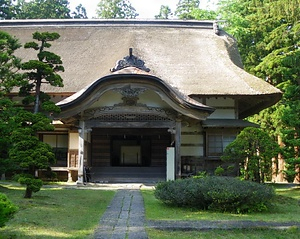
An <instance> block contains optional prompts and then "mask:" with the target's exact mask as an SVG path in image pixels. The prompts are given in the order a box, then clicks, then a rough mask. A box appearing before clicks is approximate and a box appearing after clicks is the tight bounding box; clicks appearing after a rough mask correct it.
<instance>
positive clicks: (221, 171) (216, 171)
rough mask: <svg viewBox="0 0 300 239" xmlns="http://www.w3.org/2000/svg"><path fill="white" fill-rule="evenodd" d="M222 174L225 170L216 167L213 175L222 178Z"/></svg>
mask: <svg viewBox="0 0 300 239" xmlns="http://www.w3.org/2000/svg"><path fill="white" fill-rule="evenodd" d="M224 173H225V169H224V168H222V167H221V166H218V167H217V168H216V169H215V172H214V174H215V175H216V176H222V175H223V174H224Z"/></svg>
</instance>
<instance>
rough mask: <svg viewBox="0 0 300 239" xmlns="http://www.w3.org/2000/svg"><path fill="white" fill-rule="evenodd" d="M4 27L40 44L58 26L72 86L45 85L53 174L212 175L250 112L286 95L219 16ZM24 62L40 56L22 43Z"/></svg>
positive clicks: (110, 177) (123, 177)
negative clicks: (255, 68) (255, 69)
mask: <svg viewBox="0 0 300 239" xmlns="http://www.w3.org/2000/svg"><path fill="white" fill-rule="evenodd" d="M0 27H1V30H3V31H7V32H9V33H10V34H11V35H13V36H16V37H17V38H19V39H20V42H21V43H23V44H24V43H25V42H29V41H32V33H34V32H36V31H39V32H46V31H47V32H57V33H59V34H60V36H61V37H60V39H59V40H57V41H55V42H53V43H52V47H51V48H50V51H51V52H54V53H56V54H58V55H60V56H61V57H62V60H63V65H64V68H65V72H64V73H62V74H61V76H62V78H63V80H64V87H62V88H54V87H50V86H48V85H44V86H43V90H44V91H45V92H47V93H48V94H49V95H51V96H52V99H53V100H54V101H55V102H56V103H57V105H58V106H59V107H60V108H61V113H60V114H59V115H57V116H55V119H54V124H55V127H56V129H55V131H53V132H40V137H41V139H42V140H43V141H44V142H47V143H49V144H50V145H51V146H52V147H53V149H54V150H55V152H56V156H57V163H56V165H53V170H54V171H57V172H61V174H65V175H66V176H67V175H68V179H69V180H74V181H76V180H77V182H78V183H82V182H83V180H84V167H85V166H87V167H91V173H92V180H93V181H109V182H113V181H122V182H129V181H131V182H133V181H143V180H145V181H158V180H166V179H173V178H179V177H182V176H186V175H188V174H189V173H195V172H197V171H207V172H213V171H214V169H215V168H216V167H217V166H219V165H220V163H221V161H220V156H221V155H222V152H223V150H224V148H225V147H226V146H227V145H228V144H229V143H230V142H232V141H233V140H234V139H235V137H236V135H237V134H238V133H239V132H240V131H241V130H242V129H243V128H245V127H247V126H253V125H254V124H252V123H250V122H247V121H245V120H244V118H246V117H247V116H250V115H252V114H255V113H258V112H259V111H260V110H262V109H264V108H267V107H269V106H271V105H273V104H275V103H276V102H277V101H278V100H279V99H280V98H281V92H280V91H279V90H278V89H276V88H275V87H273V86H271V85H270V84H268V83H267V82H265V81H264V80H262V79H259V78H257V77H255V76H253V75H250V74H248V73H247V72H246V71H244V70H243V66H242V62H241V58H240V55H239V53H238V49H237V45H236V42H235V40H234V39H233V38H232V37H231V36H230V35H228V34H227V33H226V32H224V31H222V30H220V29H219V28H218V25H217V23H216V22H213V21H168V20H165V21H162V20H152V21H142V20H98V19H97V20H24V21H19V20H12V21H1V22H0ZM16 54H17V55H18V56H20V57H21V58H23V59H24V60H29V59H33V58H35V57H36V55H35V54H36V53H35V52H34V51H32V50H28V49H20V50H18V52H17V53H16Z"/></svg>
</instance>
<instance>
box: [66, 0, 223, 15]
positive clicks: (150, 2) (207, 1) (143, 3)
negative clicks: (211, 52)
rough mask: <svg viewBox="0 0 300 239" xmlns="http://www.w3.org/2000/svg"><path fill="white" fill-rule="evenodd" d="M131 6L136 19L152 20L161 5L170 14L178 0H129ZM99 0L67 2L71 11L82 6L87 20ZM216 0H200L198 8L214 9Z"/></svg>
mask: <svg viewBox="0 0 300 239" xmlns="http://www.w3.org/2000/svg"><path fill="white" fill-rule="evenodd" d="M129 1H130V3H131V5H132V6H133V7H134V8H135V10H136V12H137V13H138V14H139V16H138V17H137V18H143V19H147V18H154V16H155V15H157V14H158V13H159V10H160V6H161V5H167V6H169V7H170V8H171V10H172V12H174V11H175V9H176V4H177V3H178V2H179V0H129ZM99 2H100V0H69V3H70V9H71V10H72V11H73V10H75V7H76V6H78V5H79V4H82V5H83V6H84V7H85V9H86V11H87V16H88V18H92V17H93V16H96V13H95V11H96V8H97V4H98V3H99ZM217 2H218V0H200V8H203V9H215V5H216V3H217Z"/></svg>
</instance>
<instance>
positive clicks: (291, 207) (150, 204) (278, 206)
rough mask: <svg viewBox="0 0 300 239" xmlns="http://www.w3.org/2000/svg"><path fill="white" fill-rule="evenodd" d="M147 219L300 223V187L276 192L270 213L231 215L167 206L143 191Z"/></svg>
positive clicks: (151, 191) (152, 192)
mask: <svg viewBox="0 0 300 239" xmlns="http://www.w3.org/2000/svg"><path fill="white" fill-rule="evenodd" d="M142 192H143V197H144V201H145V210H146V218H147V219H151V220H252V221H273V222H288V221H295V222H300V216H299V215H300V207H299V204H298V202H299V200H300V187H298V188H291V189H278V190H276V193H277V196H276V199H275V200H274V202H273V207H272V209H271V210H270V211H268V212H262V213H250V214H231V213H218V212H208V211H201V210H193V209H189V208H178V207H172V206H167V205H165V204H163V203H162V202H160V201H159V200H157V199H156V198H155V197H154V191H153V190H143V191H142Z"/></svg>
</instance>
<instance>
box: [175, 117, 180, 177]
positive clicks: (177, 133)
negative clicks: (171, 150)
mask: <svg viewBox="0 0 300 239" xmlns="http://www.w3.org/2000/svg"><path fill="white" fill-rule="evenodd" d="M175 165H176V178H181V119H176V126H175Z"/></svg>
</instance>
